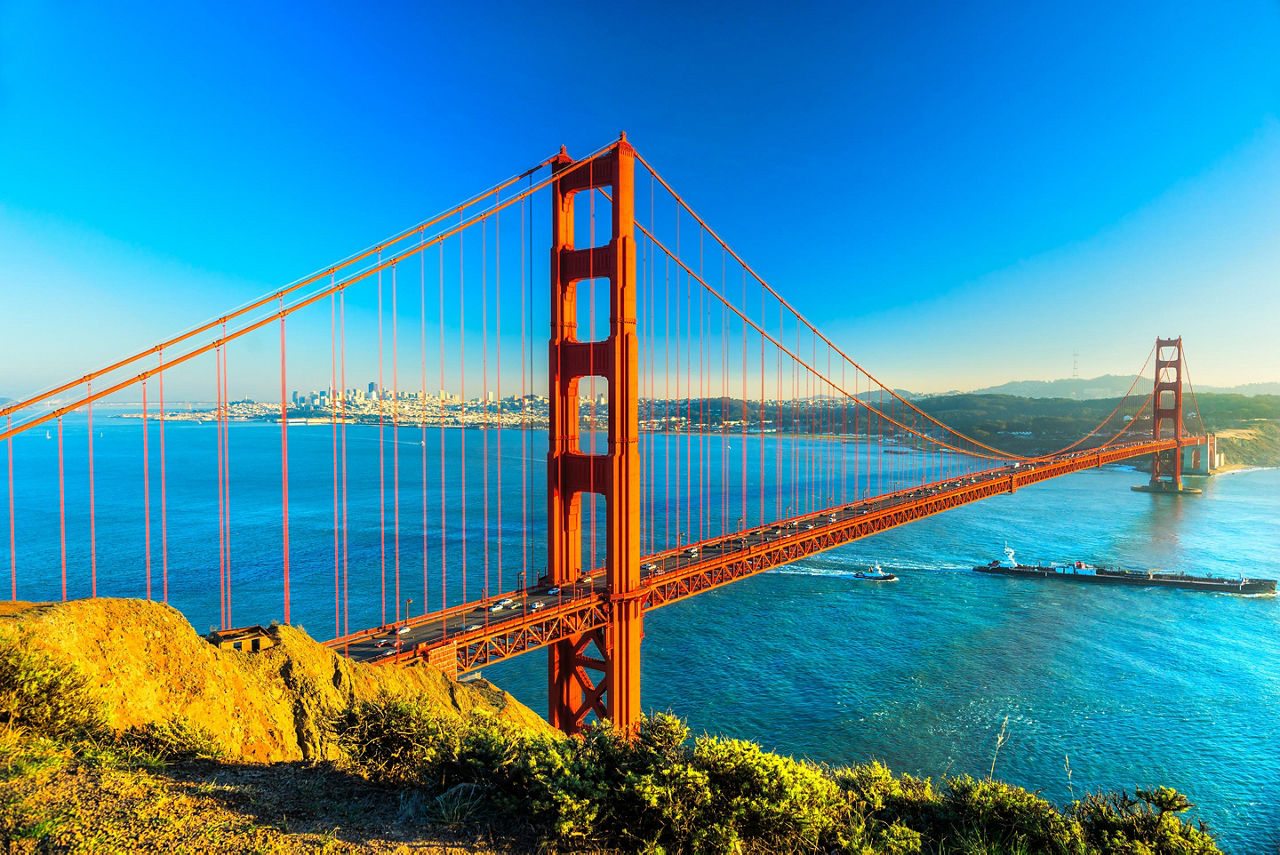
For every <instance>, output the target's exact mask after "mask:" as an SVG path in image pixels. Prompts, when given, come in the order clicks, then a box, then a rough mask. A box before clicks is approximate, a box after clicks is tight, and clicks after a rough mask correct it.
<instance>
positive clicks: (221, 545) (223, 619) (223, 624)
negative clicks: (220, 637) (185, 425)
mask: <svg viewBox="0 0 1280 855" xmlns="http://www.w3.org/2000/svg"><path fill="white" fill-rule="evenodd" d="M223 347H224V346H223V345H219V346H218V348H217V350H216V351H215V356H216V360H217V365H216V371H215V374H214V395H215V398H216V401H217V403H216V407H217V409H216V413H217V426H218V427H217V432H216V434H217V440H218V614H219V618H218V620H219V624H218V627H219V629H226V628H227V529H226V527H225V526H224V525H223V524H222V521H223V518H224V515H223V510H222V509H223V507H224V505H225V504H226V496H224V495H223V493H222V488H223V485H224V484H225V483H226V482H225V481H224V480H223V477H222V465H223V463H222V351H223Z"/></svg>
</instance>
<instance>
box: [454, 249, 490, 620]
mask: <svg viewBox="0 0 1280 855" xmlns="http://www.w3.org/2000/svg"><path fill="white" fill-rule="evenodd" d="M465 237H466V232H462V233H459V235H458V394H459V397H460V398H461V399H462V416H463V421H464V422H465V421H466V414H467V361H466V360H467V352H466V336H467V325H466V282H467V277H466V267H465V265H464V262H465V260H466V259H465V248H464V243H465V240H464V239H465ZM460 433H461V435H460V436H459V437H458V442H459V443H461V448H460V449H459V452H458V461H459V466H458V468H459V471H460V477H459V478H458V483H459V489H460V491H461V493H462V533H461V536H462V601H463V602H464V603H465V602H466V601H467V432H466V431H465V430H463V431H461V432H460ZM485 614H488V612H486V613H485Z"/></svg>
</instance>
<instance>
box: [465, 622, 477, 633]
mask: <svg viewBox="0 0 1280 855" xmlns="http://www.w3.org/2000/svg"><path fill="white" fill-rule="evenodd" d="M479 628H480V624H478V623H473V624H471V626H469V627H467V629H466V631H467V632H475V631H476V630H477V629H479Z"/></svg>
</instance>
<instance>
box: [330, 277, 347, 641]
mask: <svg viewBox="0 0 1280 855" xmlns="http://www.w3.org/2000/svg"><path fill="white" fill-rule="evenodd" d="M329 281H330V284H332V283H333V279H332V274H331V278H330V280H329ZM329 389H330V391H331V394H330V397H329V440H330V471H331V472H332V473H333V637H334V638H338V637H339V636H341V635H342V604H341V555H340V554H339V553H340V550H339V547H338V528H339V525H338V523H339V520H338V407H340V406H343V405H344V403H345V401H346V398H347V390H346V389H339V388H338V298H337V297H336V296H335V295H333V294H330V295H329Z"/></svg>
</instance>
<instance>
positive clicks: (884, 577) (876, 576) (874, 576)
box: [853, 562, 898, 582]
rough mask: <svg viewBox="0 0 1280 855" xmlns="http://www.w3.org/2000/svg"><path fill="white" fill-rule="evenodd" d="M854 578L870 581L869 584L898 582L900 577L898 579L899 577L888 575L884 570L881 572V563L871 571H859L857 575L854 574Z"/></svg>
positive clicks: (877, 563)
mask: <svg viewBox="0 0 1280 855" xmlns="http://www.w3.org/2000/svg"><path fill="white" fill-rule="evenodd" d="M853 578H855V579H865V580H866V581H868V582H896V581H898V577H897V576H895V575H893V574H892V573H886V572H884V571H883V570H881V569H880V563H879V562H876V565H875V566H874V567H872V568H871V569H870V570H859V571H857V572H856V573H854V574H853Z"/></svg>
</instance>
